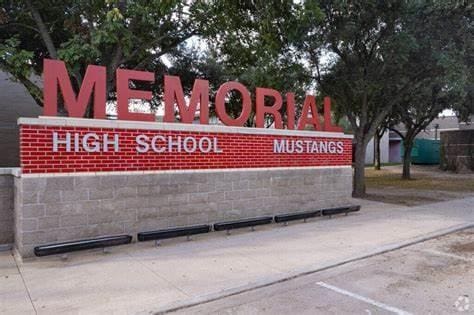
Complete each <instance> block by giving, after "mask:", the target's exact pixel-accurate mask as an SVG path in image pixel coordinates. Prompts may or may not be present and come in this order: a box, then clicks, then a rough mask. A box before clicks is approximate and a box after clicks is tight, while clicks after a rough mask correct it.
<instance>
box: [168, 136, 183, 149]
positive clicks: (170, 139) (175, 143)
mask: <svg viewBox="0 0 474 315" xmlns="http://www.w3.org/2000/svg"><path fill="white" fill-rule="evenodd" d="M173 146H176V151H177V152H181V136H178V137H177V140H176V141H173V137H172V136H168V152H173Z"/></svg>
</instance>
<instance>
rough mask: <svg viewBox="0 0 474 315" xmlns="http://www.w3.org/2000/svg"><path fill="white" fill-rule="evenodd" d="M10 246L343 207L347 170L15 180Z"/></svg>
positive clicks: (28, 248)
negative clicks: (12, 242) (13, 242)
mask: <svg viewBox="0 0 474 315" xmlns="http://www.w3.org/2000/svg"><path fill="white" fill-rule="evenodd" d="M14 184H15V189H14V194H15V223H14V226H15V246H16V248H17V250H18V252H19V254H20V255H21V256H23V257H29V256H32V255H33V248H34V246H37V245H41V244H46V243H52V242H60V241H68V240H77V239H83V238H90V237H98V236H105V235H112V234H122V233H127V234H131V235H133V237H136V233H137V232H141V231H147V230H155V229H162V228H169V227H176V226H184V225H194V224H205V223H209V224H210V223H214V222H219V221H225V220H234V219H242V218H249V217H255V216H262V215H276V214H282V213H291V212H298V211H306V210H312V209H319V208H326V207H333V206H342V205H347V204H348V202H349V198H350V197H351V191H352V170H351V168H350V167H346V166H344V167H308V168H285V169H280V168H279V169H276V168H275V169H271V168H270V169H239V170H225V171H223V170H209V171H207V170H199V171H170V172H164V171H161V172H149V173H132V172H130V173H108V174H107V173H105V174H100V173H97V174H90V175H89V174H87V175H73V176H71V175H70V174H68V175H48V176H38V175H27V176H22V177H17V178H15V183H14Z"/></svg>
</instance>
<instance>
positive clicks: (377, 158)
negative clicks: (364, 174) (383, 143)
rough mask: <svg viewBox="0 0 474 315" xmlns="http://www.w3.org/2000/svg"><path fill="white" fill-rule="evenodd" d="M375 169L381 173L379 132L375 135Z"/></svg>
mask: <svg viewBox="0 0 474 315" xmlns="http://www.w3.org/2000/svg"><path fill="white" fill-rule="evenodd" d="M374 169H375V170H377V171H380V137H379V133H378V131H377V132H376V133H375V135H374Z"/></svg>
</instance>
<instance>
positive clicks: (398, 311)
mask: <svg viewBox="0 0 474 315" xmlns="http://www.w3.org/2000/svg"><path fill="white" fill-rule="evenodd" d="M316 284H317V285H319V286H322V287H324V288H326V289H329V290H332V291H335V292H337V293H340V294H344V295H347V296H350V297H351V298H354V299H356V300H359V301H362V302H365V303H368V304H372V305H374V306H377V307H379V308H381V309H384V310H386V311H389V312H392V313H395V314H400V315H411V313H409V312H406V311H404V310H401V309H398V308H396V307H393V306H390V305H387V304H384V303H381V302H377V301H374V300H372V299H369V298H366V297H364V296H362V295H358V294H355V293H352V292H349V291H346V290H344V289H341V288H338V287H335V286H333V285H330V284H327V283H325V282H322V281H319V282H316Z"/></svg>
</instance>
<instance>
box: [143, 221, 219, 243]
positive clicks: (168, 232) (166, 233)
mask: <svg viewBox="0 0 474 315" xmlns="http://www.w3.org/2000/svg"><path fill="white" fill-rule="evenodd" d="M210 231H211V226H210V225H207V224H203V225H193V226H184V227H177V228H169V229H162V230H156V231H148V232H140V233H138V235H137V238H138V240H139V241H140V242H143V241H151V240H162V239H167V238H174V237H180V236H191V235H195V234H202V233H208V232H210Z"/></svg>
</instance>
